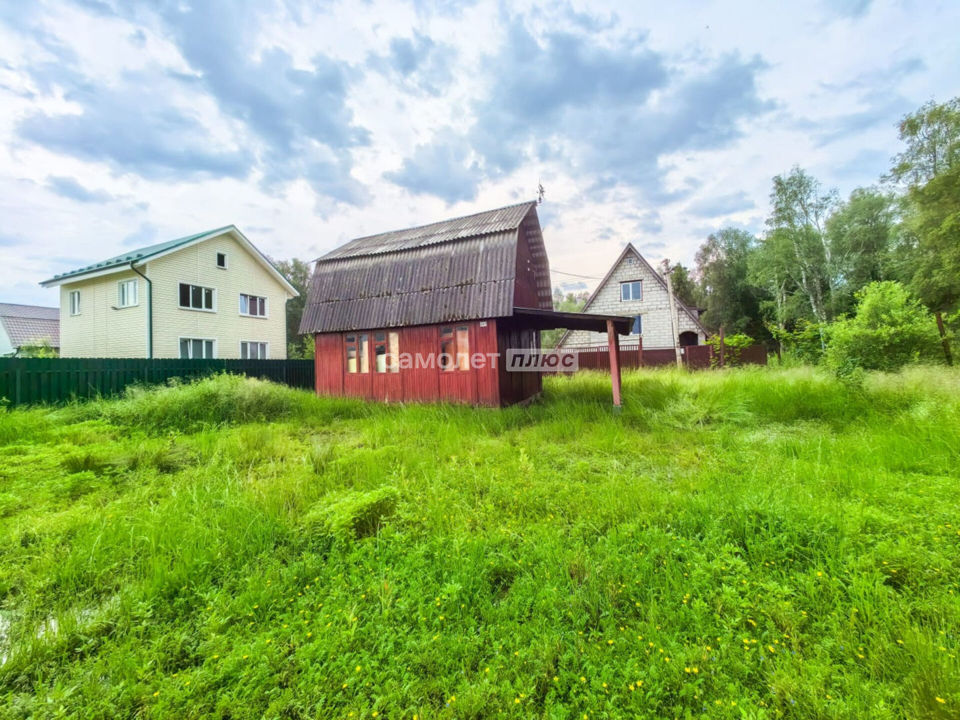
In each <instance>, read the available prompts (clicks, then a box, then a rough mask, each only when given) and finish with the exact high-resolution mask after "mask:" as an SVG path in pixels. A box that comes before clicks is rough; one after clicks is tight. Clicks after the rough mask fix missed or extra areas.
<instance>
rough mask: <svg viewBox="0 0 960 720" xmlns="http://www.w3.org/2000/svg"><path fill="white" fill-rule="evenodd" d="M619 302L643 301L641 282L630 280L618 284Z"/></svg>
mask: <svg viewBox="0 0 960 720" xmlns="http://www.w3.org/2000/svg"><path fill="white" fill-rule="evenodd" d="M620 300H621V301H623V302H626V301H627V300H643V281H641V280H631V281H629V282H622V283H620Z"/></svg>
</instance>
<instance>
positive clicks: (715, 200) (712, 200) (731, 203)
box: [686, 190, 756, 218]
mask: <svg viewBox="0 0 960 720" xmlns="http://www.w3.org/2000/svg"><path fill="white" fill-rule="evenodd" d="M755 207H756V203H755V202H754V201H753V199H752V198H751V197H750V196H749V195H747V193H745V192H744V191H743V190H740V191H738V192H735V193H729V194H727V195H711V196H707V197H704V198H701V199H700V200H695V201H694V202H692V203H690V204H689V205H688V206H687V209H686V212H687V214H689V215H693V216H694V217H700V218H714V217H721V216H723V215H730V214H732V213H735V212H741V211H742V210H751V209H753V208H755Z"/></svg>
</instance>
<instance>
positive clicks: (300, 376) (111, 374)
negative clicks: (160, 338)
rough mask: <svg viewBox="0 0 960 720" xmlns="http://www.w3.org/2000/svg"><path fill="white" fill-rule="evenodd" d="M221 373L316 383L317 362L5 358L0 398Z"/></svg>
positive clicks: (17, 400)
mask: <svg viewBox="0 0 960 720" xmlns="http://www.w3.org/2000/svg"><path fill="white" fill-rule="evenodd" d="M217 372H228V373H234V374H237V375H248V376H250V377H258V378H266V379H267V380H273V381H274V382H278V383H284V384H285V385H290V386H291V387H296V388H305V389H308V390H312V389H313V387H314V380H313V377H314V367H313V360H177V359H158V360H147V359H145V358H0V398H5V399H6V400H7V401H8V402H9V403H10V405H13V406H16V405H33V404H36V403H59V402H65V401H68V400H73V399H76V398H88V397H97V396H107V395H116V394H117V393H120V392H122V391H123V389H124V388H125V387H126V386H127V385H131V384H133V383H143V384H156V383H164V382H166V381H167V380H169V379H170V378H183V379H193V378H198V377H203V376H205V375H210V374H212V373H217Z"/></svg>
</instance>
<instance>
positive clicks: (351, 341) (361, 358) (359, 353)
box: [344, 333, 370, 375]
mask: <svg viewBox="0 0 960 720" xmlns="http://www.w3.org/2000/svg"><path fill="white" fill-rule="evenodd" d="M344 342H345V345H346V352H347V372H348V373H350V374H351V375H353V374H356V373H364V374H366V373H368V372H370V355H369V338H368V336H367V334H366V333H360V334H358V335H347V336H345V337H344Z"/></svg>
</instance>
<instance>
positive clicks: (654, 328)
mask: <svg viewBox="0 0 960 720" xmlns="http://www.w3.org/2000/svg"><path fill="white" fill-rule="evenodd" d="M632 280H640V281H642V282H643V298H642V299H641V300H628V301H623V300H621V299H620V283H621V282H629V281H632ZM583 312H589V313H598V314H601V315H640V316H642V318H643V319H642V321H641V322H642V325H643V328H642V329H643V332H642V335H641V337H642V338H643V347H644V348H646V349H651V350H652V349H654V348H671V347H673V339H672V338H671V336H670V299H669V297H668V295H667V290H666V288H664V287H663V285H661V284H660V282H659V281H658V280H657V278H656V277H655V276H654V274H653V272H651V270H650V268H649V266H648V265H647V264H646V263H645V262H643V261H641V260H640V258H639V257H638V256H636V255H634V254H633V253H632V252H628V253H627V254H626V255H625V256H624V257H623V259H622V260H621V261H620V263H619V264H618V265H617V267H616V268H615V269H614V271H613V273H612V274H611V275H610V277H609V278H608V279H607V282H606V284H605V285H603V286H602V287H601V288H600V289H599V291H598V292H597V294H596V295H595V296H594V297H593V300H592V301H591V302H590V303H588V304H587V306H586V307H585V308H584V310H583ZM677 315H678V318H679V323H680V326H679V332H685V331H687V330H691V331H693V332H696V333H697V344H699V345H702V344H703V343H704V342H705V341H706V337H705V336H704V334H703V332H702V331H701V330H700V328H699V327H697V325H696V323H694V322H693V320H691V319H690V316H689V315H687V313H686V312H684V311H683V310H682V309H681V308H680V306H679V303H678V305H677ZM620 342H621V344H628V343H629V342H630V338H629V337H621V338H620ZM606 343H607V337H606V335H604V334H602V333H595V332H589V331H587V330H574V331H572V332H571V333H570V334H569V335H567V337H566V339H565V340H564V341H563V343H562V344H561V347H564V348H571V347H588V346H591V345H606Z"/></svg>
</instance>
